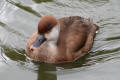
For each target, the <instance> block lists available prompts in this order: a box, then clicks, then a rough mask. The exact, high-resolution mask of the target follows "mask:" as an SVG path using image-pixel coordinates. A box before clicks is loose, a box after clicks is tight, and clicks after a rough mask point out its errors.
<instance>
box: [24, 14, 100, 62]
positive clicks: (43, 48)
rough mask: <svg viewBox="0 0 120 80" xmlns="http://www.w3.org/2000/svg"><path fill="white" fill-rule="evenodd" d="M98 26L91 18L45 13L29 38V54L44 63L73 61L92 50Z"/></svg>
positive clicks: (27, 47)
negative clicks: (58, 16)
mask: <svg viewBox="0 0 120 80" xmlns="http://www.w3.org/2000/svg"><path fill="white" fill-rule="evenodd" d="M98 29H99V27H98V25H96V24H94V23H93V20H92V19H91V18H88V19H87V18H83V17H80V16H69V17H63V18H59V19H56V18H55V17H54V16H51V15H46V16H43V17H42V18H41V19H40V21H39V23H38V27H37V30H36V31H35V32H34V33H33V34H32V36H31V37H30V38H29V39H28V41H27V44H26V55H27V56H28V57H29V58H31V59H33V60H35V61H40V62H44V63H65V62H73V61H75V60H77V59H78V58H80V57H81V56H83V55H85V54H87V53H89V51H90V49H91V48H92V46H93V42H94V38H95V35H96V32H97V31H98Z"/></svg>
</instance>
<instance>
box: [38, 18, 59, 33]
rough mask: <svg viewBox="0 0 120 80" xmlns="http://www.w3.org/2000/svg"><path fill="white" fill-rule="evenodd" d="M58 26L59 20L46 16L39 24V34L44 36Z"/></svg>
mask: <svg viewBox="0 0 120 80" xmlns="http://www.w3.org/2000/svg"><path fill="white" fill-rule="evenodd" d="M56 24H57V20H56V18H55V17H53V16H44V17H42V18H41V20H40V22H39V24H38V33H40V34H44V33H46V32H48V31H49V30H51V29H52V28H53V27H54V26H55V25H56Z"/></svg>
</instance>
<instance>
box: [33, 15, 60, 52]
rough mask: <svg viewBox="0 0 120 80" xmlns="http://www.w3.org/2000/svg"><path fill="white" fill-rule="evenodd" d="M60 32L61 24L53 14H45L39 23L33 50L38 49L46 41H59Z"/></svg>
mask: <svg viewBox="0 0 120 80" xmlns="http://www.w3.org/2000/svg"><path fill="white" fill-rule="evenodd" d="M59 32H60V26H59V24H58V22H57V20H56V18H55V17H53V16H44V17H42V18H41V20H40V22H39V24H38V33H37V37H36V39H35V41H34V43H33V44H32V46H31V50H35V49H38V48H39V47H40V45H41V44H42V43H43V42H45V41H57V40H58V36H59Z"/></svg>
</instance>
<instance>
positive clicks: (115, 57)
mask: <svg viewBox="0 0 120 80" xmlns="http://www.w3.org/2000/svg"><path fill="white" fill-rule="evenodd" d="M48 14H50V15H54V16H55V17H57V18H61V17H65V16H76V15H77V16H82V17H85V18H89V17H91V18H93V20H94V23H96V24H98V25H99V27H100V30H99V33H98V34H97V35H96V38H95V42H94V45H93V48H92V50H91V52H90V54H87V55H85V56H84V57H82V58H80V59H79V60H77V61H76V62H73V63H67V64H58V65H53V64H45V63H39V62H34V61H31V60H29V59H28V58H27V57H26V55H25V45H26V41H27V39H28V38H29V36H30V35H31V34H32V33H33V32H34V31H35V30H36V28H37V24H38V22H39V20H40V18H41V17H42V16H44V15H48ZM119 68H120V1H119V0H0V80H120V76H119V75H120V69H119Z"/></svg>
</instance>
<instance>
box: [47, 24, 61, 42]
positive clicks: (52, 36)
mask: <svg viewBox="0 0 120 80" xmlns="http://www.w3.org/2000/svg"><path fill="white" fill-rule="evenodd" d="M59 32H60V27H59V25H56V26H54V28H53V29H52V30H51V32H49V33H48V34H45V37H46V38H47V40H58V37H59Z"/></svg>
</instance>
